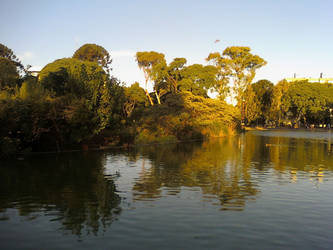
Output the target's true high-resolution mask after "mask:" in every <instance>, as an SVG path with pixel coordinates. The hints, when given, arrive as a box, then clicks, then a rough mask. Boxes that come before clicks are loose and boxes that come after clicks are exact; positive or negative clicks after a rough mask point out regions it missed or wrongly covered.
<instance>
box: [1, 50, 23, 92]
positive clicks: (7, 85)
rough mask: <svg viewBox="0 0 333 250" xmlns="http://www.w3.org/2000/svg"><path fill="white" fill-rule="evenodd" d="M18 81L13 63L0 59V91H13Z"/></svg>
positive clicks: (3, 58)
mask: <svg viewBox="0 0 333 250" xmlns="http://www.w3.org/2000/svg"><path fill="white" fill-rule="evenodd" d="M18 80H19V73H18V71H17V68H16V66H15V64H14V62H13V61H11V60H9V59H7V58H5V57H0V90H5V89H13V88H15V86H16V85H17V83H18Z"/></svg>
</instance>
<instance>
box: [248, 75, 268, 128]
mask: <svg viewBox="0 0 333 250" xmlns="http://www.w3.org/2000/svg"><path fill="white" fill-rule="evenodd" d="M273 87H274V85H273V83H271V82H270V81H268V80H259V81H258V82H256V83H253V84H251V85H250V86H249V87H248V88H247V90H246V91H245V94H246V99H247V103H246V104H247V105H246V107H245V108H246V118H247V120H248V122H255V121H256V122H257V123H261V124H264V123H265V121H266V120H267V119H268V117H269V112H270V107H271V102H272V92H273Z"/></svg>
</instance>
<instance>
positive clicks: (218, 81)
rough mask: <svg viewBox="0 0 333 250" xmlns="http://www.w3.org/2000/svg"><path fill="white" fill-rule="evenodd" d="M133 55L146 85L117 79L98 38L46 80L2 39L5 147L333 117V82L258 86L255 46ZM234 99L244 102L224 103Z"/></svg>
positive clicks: (0, 105) (180, 134)
mask: <svg viewBox="0 0 333 250" xmlns="http://www.w3.org/2000/svg"><path fill="white" fill-rule="evenodd" d="M135 58H136V61H137V64H138V66H139V68H140V69H141V70H142V71H143V73H144V76H145V88H144V89H143V88H141V87H140V84H139V83H138V82H136V83H134V84H132V85H131V86H124V84H122V83H121V81H120V80H118V79H116V78H114V77H113V76H112V75H111V74H110V70H111V67H110V64H111V62H112V59H111V57H110V54H109V53H108V52H107V51H106V50H105V49H104V48H103V47H101V46H99V45H96V44H85V45H83V46H82V47H80V48H79V49H78V50H77V51H76V52H75V53H74V55H73V57H72V58H62V59H58V60H55V61H54V62H51V63H49V64H47V65H46V66H45V67H44V68H43V69H42V70H41V72H40V73H39V75H38V77H34V76H32V75H30V74H29V71H27V70H26V69H25V68H24V66H23V65H22V64H21V62H20V61H19V60H18V59H17V57H16V56H15V55H14V53H13V51H12V50H10V49H9V48H7V47H6V46H5V45H2V44H0V154H1V155H2V156H6V155H10V154H12V153H17V152H25V151H45V150H58V151H61V150H65V149H67V148H73V147H75V146H84V147H86V146H87V145H88V144H96V145H97V146H98V145H115V144H120V145H123V144H134V143H148V142H165V141H179V140H184V139H202V138H208V137H216V136H224V135H227V134H232V133H234V131H236V130H237V129H238V128H239V127H240V125H241V123H243V124H245V125H264V126H281V125H293V126H310V125H311V124H315V125H316V124H329V123H330V122H332V121H331V118H332V117H331V116H332V109H333V86H332V85H331V84H321V83H309V82H294V83H289V82H287V81H285V80H283V81H280V82H279V83H277V84H276V85H275V86H274V85H273V83H271V82H270V81H268V80H260V81H258V82H256V83H252V81H253V79H254V77H255V74H256V71H257V70H258V69H259V68H261V67H262V66H264V65H265V64H266V61H265V60H264V59H262V58H261V57H259V56H257V55H254V54H252V53H251V50H250V48H249V47H228V48H226V49H225V50H224V51H223V52H222V53H219V52H214V53H211V54H209V55H208V57H207V59H206V60H207V61H208V63H209V65H202V64H193V65H187V60H186V59H185V58H181V57H178V58H174V59H173V60H172V61H171V62H169V63H168V62H167V61H166V59H165V55H164V54H163V53H159V52H155V51H142V52H137V53H136V56H135ZM27 68H28V67H27ZM148 89H152V90H153V91H152V92H149V91H148ZM210 92H215V93H217V94H218V98H217V99H212V98H210V97H209V93H210ZM228 96H229V97H230V96H231V97H233V98H235V99H236V100H237V105H236V106H233V105H230V104H228V103H226V101H225V100H226V97H228Z"/></svg>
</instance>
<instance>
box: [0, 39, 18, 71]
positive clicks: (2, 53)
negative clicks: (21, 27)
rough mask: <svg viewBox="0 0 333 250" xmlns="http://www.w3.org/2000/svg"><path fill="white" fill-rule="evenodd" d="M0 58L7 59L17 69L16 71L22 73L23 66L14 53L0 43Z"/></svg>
mask: <svg viewBox="0 0 333 250" xmlns="http://www.w3.org/2000/svg"><path fill="white" fill-rule="evenodd" d="M0 58H7V59H8V60H10V61H11V62H12V63H13V64H14V65H15V67H17V68H18V71H24V66H23V65H22V63H21V62H20V60H19V59H18V58H17V56H16V55H15V54H14V52H13V51H12V50H11V49H10V48H8V47H7V46H5V45H3V44H1V43H0Z"/></svg>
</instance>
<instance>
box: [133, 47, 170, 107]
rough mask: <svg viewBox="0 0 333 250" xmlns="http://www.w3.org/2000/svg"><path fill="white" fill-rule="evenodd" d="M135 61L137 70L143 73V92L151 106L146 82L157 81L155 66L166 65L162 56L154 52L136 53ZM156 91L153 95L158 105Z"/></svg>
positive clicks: (151, 102)
mask: <svg viewBox="0 0 333 250" xmlns="http://www.w3.org/2000/svg"><path fill="white" fill-rule="evenodd" d="M136 61H137V63H138V66H139V68H140V69H141V70H142V71H143V73H144V76H145V92H146V95H147V97H148V100H149V102H150V104H151V105H152V106H153V105H154V103H153V100H152V99H151V97H150V95H149V93H148V82H149V81H153V80H154V79H157V78H158V77H159V76H157V75H156V71H157V67H156V65H158V64H160V65H159V67H160V66H162V65H163V64H165V65H166V62H165V58H164V54H162V53H158V52H155V51H150V52H147V51H144V52H137V53H136ZM156 91H158V90H155V95H156V98H157V101H158V103H159V104H160V103H161V102H160V98H159V95H158V93H157V92H156Z"/></svg>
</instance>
